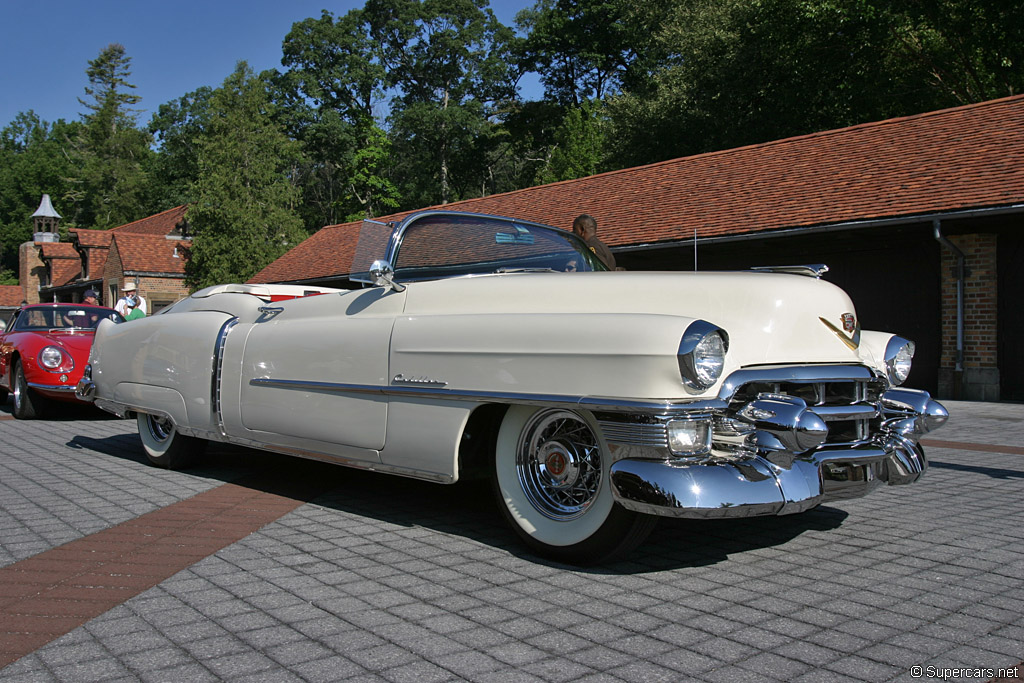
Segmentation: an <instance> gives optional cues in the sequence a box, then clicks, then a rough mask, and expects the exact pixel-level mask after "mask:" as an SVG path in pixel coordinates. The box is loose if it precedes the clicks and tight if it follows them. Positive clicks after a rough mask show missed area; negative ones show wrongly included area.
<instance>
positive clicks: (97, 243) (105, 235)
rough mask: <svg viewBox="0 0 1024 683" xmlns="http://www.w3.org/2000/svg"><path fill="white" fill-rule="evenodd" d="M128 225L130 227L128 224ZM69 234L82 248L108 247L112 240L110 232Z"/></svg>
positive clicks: (73, 232) (73, 231)
mask: <svg viewBox="0 0 1024 683" xmlns="http://www.w3.org/2000/svg"><path fill="white" fill-rule="evenodd" d="M129 225H131V224H130V223H129ZM71 234H72V235H73V236H74V238H75V239H76V240H77V241H78V243H79V244H80V245H82V246H83V247H89V248H99V249H102V248H104V247H109V246H110V240H112V239H113V238H114V235H113V231H111V230H84V229H79V230H72V231H71Z"/></svg>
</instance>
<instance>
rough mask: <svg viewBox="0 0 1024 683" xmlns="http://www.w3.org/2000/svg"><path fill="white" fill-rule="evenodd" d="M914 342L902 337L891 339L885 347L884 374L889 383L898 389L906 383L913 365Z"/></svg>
mask: <svg viewBox="0 0 1024 683" xmlns="http://www.w3.org/2000/svg"><path fill="white" fill-rule="evenodd" d="M915 349H916V345H915V344H914V342H912V341H910V340H907V339H904V338H903V337H896V336H894V337H892V338H891V339H889V343H887V344H886V345H885V374H886V376H887V377H888V378H889V383H890V384H891V385H892V386H894V387H898V386H900V385H901V384H903V383H904V382H906V381H907V377H909V376H910V370H911V369H912V367H913V364H914V351H915Z"/></svg>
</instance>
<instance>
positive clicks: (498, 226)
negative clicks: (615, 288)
mask: <svg viewBox="0 0 1024 683" xmlns="http://www.w3.org/2000/svg"><path fill="white" fill-rule="evenodd" d="M392 266H393V267H394V269H395V278H396V279H398V280H427V279H435V278H442V277H452V276H454V275H480V274H485V273H505V272H515V271H537V270H539V271H555V272H585V271H595V270H607V268H606V267H605V265H604V264H603V263H602V262H601V261H600V260H599V259H598V258H597V257H596V256H595V255H594V254H593V252H591V251H590V248H589V247H587V245H586V244H585V243H584V242H583V241H582V240H580V239H579V238H578V237H576V236H575V235H574V234H572V233H571V232H568V231H565V230H559V229H557V228H550V227H546V226H541V225H535V224H533V223H522V222H519V221H512V220H502V219H500V218H491V217H487V216H474V215H465V216H460V215H458V214H436V215H426V216H424V217H422V218H420V219H417V220H416V221H415V222H414V223H411V224H410V225H408V226H407V227H406V228H405V231H404V232H403V233H402V235H401V242H400V243H399V244H398V246H397V253H396V255H395V257H394V262H393V263H392Z"/></svg>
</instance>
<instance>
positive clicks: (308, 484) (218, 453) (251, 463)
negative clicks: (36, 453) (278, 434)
mask: <svg viewBox="0 0 1024 683" xmlns="http://www.w3.org/2000/svg"><path fill="white" fill-rule="evenodd" d="M67 445H68V446H69V447H71V448H80V449H88V450H91V451H95V452H98V453H102V454H105V455H109V456H112V457H117V458H122V459H125V460H129V461H132V462H137V463H146V457H145V454H144V452H143V450H142V446H141V444H140V443H139V441H138V437H137V436H136V435H135V434H123V435H117V436H111V437H107V438H103V439H96V438H91V437H87V436H81V435H79V436H75V437H74V438H73V439H71V441H69V442H68V444H67ZM177 474H178V475H179V476H180V475H181V474H185V475H188V476H194V477H200V478H203V479H208V480H215V481H221V482H224V483H233V484H236V485H241V486H246V487H249V488H253V489H257V490H261V491H266V492H271V493H276V494H278V495H282V496H285V497H288V498H293V499H296V500H303V501H307V502H309V503H311V504H313V505H316V506H319V507H321V508H324V509H327V510H334V511H337V512H339V513H342V514H343V515H345V516H347V517H352V516H356V517H359V518H361V519H362V520H365V521H366V522H367V523H369V524H371V525H372V526H375V527H379V528H380V529H382V530H386V529H388V528H389V527H401V528H407V529H409V528H417V527H418V528H425V529H430V530H433V531H436V532H439V533H442V534H446V535H450V536H454V537H458V538H461V539H464V540H468V541H471V542H475V543H479V544H481V545H483V546H489V547H492V548H498V549H501V550H503V551H506V552H508V553H510V554H512V555H515V556H517V557H520V558H522V559H526V560H528V561H530V562H535V563H538V564H544V565H548V566H559V567H567V568H570V569H573V570H574V571H583V572H587V573H602V574H603V573H608V574H637V573H646V572H657V571H663V570H668V569H679V568H683V567H696V566H706V565H713V564H716V563H718V562H721V561H723V560H726V559H727V558H728V557H729V556H730V555H734V554H737V553H743V552H748V551H753V550H758V549H764V548H771V547H773V546H777V545H781V544H784V543H787V542H789V541H791V540H792V539H793V538H795V537H798V536H800V535H802V534H805V533H807V532H811V531H827V530H831V529H836V528H838V527H839V526H841V525H842V523H843V521H844V520H845V518H846V516H847V513H846V512H845V511H843V510H839V509H836V508H830V507H819V508H816V509H813V510H810V511H808V512H804V513H802V514H797V515H787V516H782V517H754V518H747V519H733V520H721V519H712V520H690V519H661V520H659V524H658V526H657V527H656V528H655V529H654V531H653V532H652V534H651V536H650V537H649V538H648V539H647V541H645V542H644V543H643V544H641V545H640V546H639V547H638V548H636V549H635V550H634V551H632V552H631V553H630V554H629V556H628V559H627V560H624V561H620V562H615V563H610V564H605V565H601V566H594V567H584V568H580V567H569V566H568V565H562V564H560V563H557V562H551V561H549V560H545V559H543V558H540V557H538V556H536V555H534V554H533V553H532V552H530V551H529V550H528V549H527V548H526V547H525V546H524V545H523V544H522V543H521V542H520V541H519V539H518V538H517V537H516V535H515V534H514V533H513V532H512V530H510V529H509V528H508V526H507V525H506V524H505V521H504V519H503V517H502V515H501V513H500V511H499V509H498V506H497V502H496V501H495V498H494V495H493V493H492V491H491V486H490V482H489V481H488V480H487V479H473V480H469V481H460V482H457V483H455V484H451V485H443V484H434V483H430V482H425V481H420V480H416V479H408V478H405V477H399V476H394V475H388V474H380V473H376V472H369V471H365V470H360V469H353V468H347V467H340V466H337V465H332V464H328V463H323V462H319V461H314V460H305V459H302V458H296V457H292V456H287V455H281V454H277V453H271V452H267V451H260V450H255V449H249V448H244V447H240V446H233V445H229V444H220V443H211V444H210V446H209V449H208V450H207V452H206V453H205V454H204V455H203V456H202V458H201V460H199V461H197V462H196V464H195V465H194V466H192V467H190V468H187V469H185V470H182V471H181V472H179V473H177ZM339 525H341V526H345V525H347V524H346V522H345V521H342V520H339ZM349 526H350V525H349Z"/></svg>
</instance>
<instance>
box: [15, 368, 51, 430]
mask: <svg viewBox="0 0 1024 683" xmlns="http://www.w3.org/2000/svg"><path fill="white" fill-rule="evenodd" d="M13 375H14V410H13V411H12V412H13V413H14V417H16V418H18V419H19V420H32V419H34V418H37V417H42V416H43V413H44V411H45V410H46V409H47V408H48V407H49V402H48V401H47V399H46V397H44V396H40V395H39V394H37V393H35V392H34V391H32V389H30V388H29V386H28V381H27V380H26V379H25V370H24V369H23V368H22V367H21V363H19V362H17V361H16V362H15V363H14V372H13Z"/></svg>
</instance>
